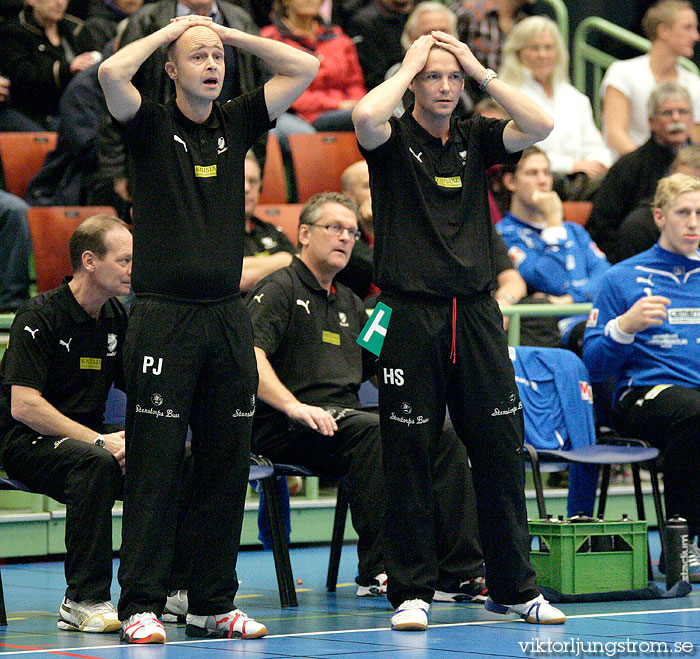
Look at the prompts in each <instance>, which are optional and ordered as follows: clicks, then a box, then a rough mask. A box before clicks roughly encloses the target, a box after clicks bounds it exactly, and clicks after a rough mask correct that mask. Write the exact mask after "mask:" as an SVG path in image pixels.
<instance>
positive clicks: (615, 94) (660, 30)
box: [601, 0, 700, 191]
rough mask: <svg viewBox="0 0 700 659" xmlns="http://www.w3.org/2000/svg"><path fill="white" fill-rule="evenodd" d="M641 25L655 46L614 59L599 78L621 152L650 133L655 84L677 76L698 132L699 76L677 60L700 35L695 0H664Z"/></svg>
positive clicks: (609, 132) (609, 129) (610, 134)
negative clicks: (649, 107) (649, 105)
mask: <svg viewBox="0 0 700 659" xmlns="http://www.w3.org/2000/svg"><path fill="white" fill-rule="evenodd" d="M642 29H643V30H644V34H645V36H646V37H647V38H648V39H649V40H650V41H651V50H650V51H649V52H648V53H646V54H645V55H640V56H639V57H633V58H632V59H629V60H621V61H618V62H614V63H613V64H611V65H610V67H609V68H608V70H607V72H606V74H605V77H604V78H603V82H602V84H601V96H602V98H603V128H604V132H605V139H606V141H607V143H608V145H609V146H610V148H611V149H613V151H614V152H615V153H616V154H617V155H618V156H619V155H623V154H625V153H629V152H630V151H633V150H634V149H635V148H637V147H638V146H640V145H642V144H643V143H644V142H645V140H647V139H648V137H649V123H648V121H647V116H646V109H647V102H648V99H649V95H650V93H651V92H652V90H653V89H654V87H656V86H657V85H659V84H660V83H663V82H677V83H680V84H681V85H683V86H684V87H685V88H686V89H687V90H688V93H689V94H690V99H691V101H692V107H693V109H694V113H693V119H694V123H695V125H694V126H691V130H692V134H693V137H694V139H695V140H696V141H697V138H698V135H699V134H700V126H698V125H699V124H700V78H699V77H698V76H697V75H695V74H693V73H690V72H689V71H687V70H685V69H683V68H681V67H680V66H679V65H678V58H679V57H689V58H692V57H693V50H694V47H695V44H696V43H697V41H698V39H700V35H698V20H697V16H696V14H695V11H694V9H693V5H692V3H690V2H686V0H660V2H657V3H656V4H654V5H653V6H652V7H650V8H649V10H648V11H647V12H646V14H645V15H644V19H643V20H642ZM657 180H658V179H657ZM655 183H656V181H654V182H653V184H654V185H655ZM651 191H653V186H652V189H651Z"/></svg>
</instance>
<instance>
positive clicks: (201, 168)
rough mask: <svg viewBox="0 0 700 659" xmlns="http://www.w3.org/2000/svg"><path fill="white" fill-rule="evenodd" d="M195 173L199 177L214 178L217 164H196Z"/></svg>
mask: <svg viewBox="0 0 700 659" xmlns="http://www.w3.org/2000/svg"><path fill="white" fill-rule="evenodd" d="M194 175H195V176H196V177H197V178H214V177H215V176H216V165H195V166H194Z"/></svg>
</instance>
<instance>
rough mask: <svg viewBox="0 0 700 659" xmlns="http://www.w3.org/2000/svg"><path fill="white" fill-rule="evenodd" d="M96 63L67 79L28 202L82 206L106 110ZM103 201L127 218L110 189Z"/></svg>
mask: <svg viewBox="0 0 700 659" xmlns="http://www.w3.org/2000/svg"><path fill="white" fill-rule="evenodd" d="M98 66H99V65H98V64H93V65H92V66H91V67H89V68H87V69H85V70H84V71H80V73H78V74H77V75H76V76H75V77H74V78H73V79H72V80H71V81H70V83H68V86H67V87H66V90H65V91H64V92H63V95H62V96H61V101H60V103H59V122H58V142H57V144H56V148H55V149H54V150H53V151H51V152H50V153H49V154H47V156H46V159H45V160H44V163H43V165H42V166H41V169H40V170H39V171H38V172H37V174H35V176H34V177H33V178H32V180H31V181H30V182H29V186H28V187H27V192H26V194H25V199H26V200H27V201H28V202H29V203H30V204H31V205H32V206H85V205H87V195H88V191H89V190H90V189H91V187H92V184H93V179H94V177H95V176H96V174H97V170H98V144H97V135H98V131H99V128H100V124H101V122H103V121H104V116H105V114H106V112H107V105H106V104H105V99H104V93H103V92H102V88H101V87H100V83H99V81H98V80H97V69H98ZM104 201H105V205H107V206H112V207H113V208H115V209H116V210H117V214H118V215H119V216H120V217H124V218H128V217H129V215H128V206H126V204H124V203H123V201H122V199H121V197H119V196H118V195H117V194H116V193H112V197H111V199H105V200H104Z"/></svg>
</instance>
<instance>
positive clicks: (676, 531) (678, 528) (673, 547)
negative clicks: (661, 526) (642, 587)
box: [665, 515, 688, 589]
mask: <svg viewBox="0 0 700 659" xmlns="http://www.w3.org/2000/svg"><path fill="white" fill-rule="evenodd" d="M665 559H666V589H669V588H671V587H673V586H675V585H676V583H678V582H679V581H680V580H681V579H683V580H685V581H688V524H687V522H686V520H684V519H683V518H682V517H679V516H678V515H674V516H673V517H672V518H671V519H669V520H668V521H667V522H666V556H665Z"/></svg>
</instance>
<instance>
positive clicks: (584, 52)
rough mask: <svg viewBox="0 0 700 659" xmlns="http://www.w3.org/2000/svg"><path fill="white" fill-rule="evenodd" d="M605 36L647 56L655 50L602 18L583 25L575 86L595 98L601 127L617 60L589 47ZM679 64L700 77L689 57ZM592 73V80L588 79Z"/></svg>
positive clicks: (586, 20)
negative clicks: (608, 77)
mask: <svg viewBox="0 0 700 659" xmlns="http://www.w3.org/2000/svg"><path fill="white" fill-rule="evenodd" d="M547 1H549V0H547ZM601 34H602V35H604V36H607V37H612V38H613V39H616V40H617V41H619V42H620V43H623V44H625V45H627V46H631V47H632V48H636V49H637V50H639V51H640V53H646V52H648V51H649V49H650V48H651V41H649V39H645V38H644V37H641V36H639V35H638V34H635V33H634V32H630V31H629V30H626V29H625V28H623V27H620V26H619V25H616V24H615V23H612V22H610V21H607V20H605V19H604V18H600V17H599V16H589V17H588V18H584V19H583V20H582V21H581V22H580V23H579V25H578V27H577V28H576V32H574V53H573V55H574V56H573V76H574V86H575V87H576V88H577V89H578V90H579V91H580V92H582V93H583V94H586V95H588V96H589V97H590V98H591V104H592V105H593V116H594V117H595V121H596V123H597V124H598V126H600V120H601V108H602V99H601V96H600V83H601V82H602V80H603V75H604V73H605V71H606V70H607V68H608V67H609V66H610V65H611V64H612V63H613V62H614V61H615V60H616V59H617V58H616V57H613V56H612V55H611V54H610V53H606V52H605V51H604V50H601V49H600V48H598V47H597V46H593V45H591V44H590V43H588V40H589V38H590V37H591V36H593V35H601ZM678 63H679V64H680V66H682V67H683V68H685V69H688V71H691V72H692V73H695V74H699V73H700V71H699V70H698V67H697V66H696V65H695V64H694V63H693V62H691V61H690V60H689V59H687V58H685V57H681V58H679V60H678ZM589 71H590V78H589V76H588V73H589Z"/></svg>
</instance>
